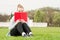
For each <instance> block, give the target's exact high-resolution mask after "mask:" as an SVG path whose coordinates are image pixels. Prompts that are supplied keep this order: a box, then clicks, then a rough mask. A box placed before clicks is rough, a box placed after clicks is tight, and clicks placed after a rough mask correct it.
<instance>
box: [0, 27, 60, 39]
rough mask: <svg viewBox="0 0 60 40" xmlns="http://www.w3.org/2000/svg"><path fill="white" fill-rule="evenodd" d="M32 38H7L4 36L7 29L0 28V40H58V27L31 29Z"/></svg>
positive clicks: (59, 28)
mask: <svg viewBox="0 0 60 40" xmlns="http://www.w3.org/2000/svg"><path fill="white" fill-rule="evenodd" d="M31 30H32V32H33V34H34V36H32V37H21V36H18V37H11V36H10V37H9V36H6V34H7V32H8V28H0V40H60V27H46V28H42V27H40V28H38V27H35V28H31Z"/></svg>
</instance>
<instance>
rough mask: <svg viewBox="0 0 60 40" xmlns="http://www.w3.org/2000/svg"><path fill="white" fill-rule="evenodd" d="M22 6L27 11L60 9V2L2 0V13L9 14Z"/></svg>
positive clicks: (0, 10)
mask: <svg viewBox="0 0 60 40" xmlns="http://www.w3.org/2000/svg"><path fill="white" fill-rule="evenodd" d="M19 3H20V4H22V5H23V6H24V8H25V10H31V9H37V8H42V7H47V6H49V7H53V8H60V0H0V12H6V13H8V14H10V13H11V11H14V10H16V6H17V4H19Z"/></svg>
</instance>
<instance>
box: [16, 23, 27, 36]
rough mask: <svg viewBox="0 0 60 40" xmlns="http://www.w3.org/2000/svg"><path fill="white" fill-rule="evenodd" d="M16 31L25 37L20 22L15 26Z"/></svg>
mask: <svg viewBox="0 0 60 40" xmlns="http://www.w3.org/2000/svg"><path fill="white" fill-rule="evenodd" d="M17 30H18V32H19V33H20V34H21V35H22V36H26V34H25V32H24V30H23V27H22V23H21V22H19V23H18V24H17Z"/></svg>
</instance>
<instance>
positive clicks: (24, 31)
mask: <svg viewBox="0 0 60 40" xmlns="http://www.w3.org/2000/svg"><path fill="white" fill-rule="evenodd" d="M17 12H24V8H23V6H22V5H20V4H18V6H17ZM27 22H28V21H25V20H23V19H21V20H17V21H16V22H15V21H14V16H13V17H12V18H11V20H10V26H9V33H8V34H9V35H10V36H32V32H31V30H30V28H29V26H28V25H27Z"/></svg>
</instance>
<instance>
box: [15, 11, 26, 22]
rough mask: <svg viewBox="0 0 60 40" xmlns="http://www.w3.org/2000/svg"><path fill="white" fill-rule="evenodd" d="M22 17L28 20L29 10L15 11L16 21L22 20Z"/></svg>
mask: <svg viewBox="0 0 60 40" xmlns="http://www.w3.org/2000/svg"><path fill="white" fill-rule="evenodd" d="M21 19H23V20H25V21H26V22H27V12H15V13H14V21H17V20H21Z"/></svg>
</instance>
